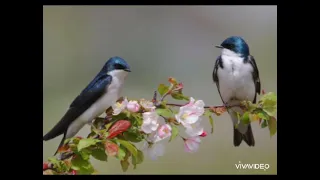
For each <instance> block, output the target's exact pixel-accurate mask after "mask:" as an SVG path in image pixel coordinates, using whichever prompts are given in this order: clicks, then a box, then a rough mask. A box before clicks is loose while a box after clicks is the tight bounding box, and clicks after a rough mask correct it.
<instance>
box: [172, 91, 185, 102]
mask: <svg viewBox="0 0 320 180" xmlns="http://www.w3.org/2000/svg"><path fill="white" fill-rule="evenodd" d="M171 97H172V98H173V99H176V100H188V99H189V98H188V97H185V96H184V95H183V94H182V93H178V92H173V93H171Z"/></svg>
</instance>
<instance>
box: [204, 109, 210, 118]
mask: <svg viewBox="0 0 320 180" xmlns="http://www.w3.org/2000/svg"><path fill="white" fill-rule="evenodd" d="M203 115H204V116H207V117H209V116H211V112H210V110H208V109H206V110H205V111H204V113H203Z"/></svg>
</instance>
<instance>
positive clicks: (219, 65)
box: [212, 56, 225, 103]
mask: <svg viewBox="0 0 320 180" xmlns="http://www.w3.org/2000/svg"><path fill="white" fill-rule="evenodd" d="M222 67H223V64H222V59H221V56H218V58H217V59H216V62H215V64H214V67H213V73H212V79H213V82H214V83H215V84H216V85H217V89H218V92H219V95H220V98H221V100H222V102H223V99H222V97H221V93H220V88H219V77H218V69H219V68H222ZM224 103H225V102H224Z"/></svg>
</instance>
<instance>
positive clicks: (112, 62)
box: [101, 56, 131, 73]
mask: <svg viewBox="0 0 320 180" xmlns="http://www.w3.org/2000/svg"><path fill="white" fill-rule="evenodd" d="M113 70H124V71H127V72H131V69H130V66H129V64H128V63H127V62H126V61H125V60H124V59H122V58H121V57H118V56H115V57H111V58H110V59H109V60H108V61H107V62H106V63H105V65H104V66H103V68H102V70H101V72H102V73H107V72H110V71H113Z"/></svg>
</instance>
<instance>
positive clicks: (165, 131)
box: [158, 124, 172, 139]
mask: <svg viewBox="0 0 320 180" xmlns="http://www.w3.org/2000/svg"><path fill="white" fill-rule="evenodd" d="M171 130H172V129H171V126H170V125H169V124H164V125H162V126H160V128H159V129H158V136H159V137H160V138H161V139H165V138H168V137H170V136H171Z"/></svg>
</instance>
